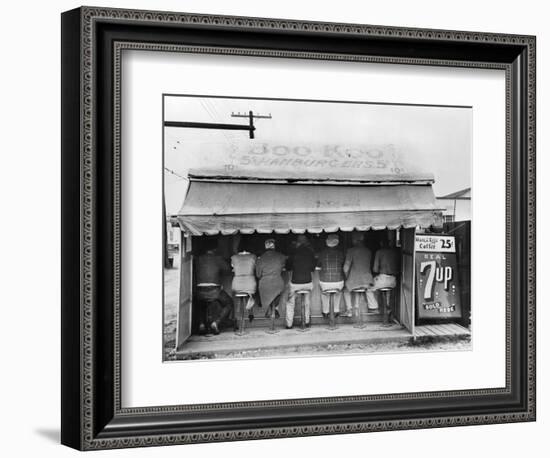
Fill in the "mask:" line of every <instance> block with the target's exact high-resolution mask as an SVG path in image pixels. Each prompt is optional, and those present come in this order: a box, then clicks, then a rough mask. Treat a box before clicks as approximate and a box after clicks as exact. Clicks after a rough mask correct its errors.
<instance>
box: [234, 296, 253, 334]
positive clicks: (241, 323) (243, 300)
mask: <svg viewBox="0 0 550 458" xmlns="http://www.w3.org/2000/svg"><path fill="white" fill-rule="evenodd" d="M249 296H250V295H249V294H248V293H246V292H244V291H238V292H236V293H235V297H236V298H237V300H238V301H239V307H240V311H241V316H240V318H239V329H238V330H237V334H238V335H239V336H242V335H243V334H244V309H245V308H246V302H247V301H248V297H249Z"/></svg>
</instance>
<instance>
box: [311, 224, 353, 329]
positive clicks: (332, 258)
mask: <svg viewBox="0 0 550 458" xmlns="http://www.w3.org/2000/svg"><path fill="white" fill-rule="evenodd" d="M338 243H339V239H338V235H336V234H330V235H329V236H328V237H327V240H326V244H327V247H326V248H325V249H324V250H323V251H321V253H320V254H319V266H320V267H321V272H320V273H319V283H320V285H321V292H322V293H323V294H321V305H322V310H323V316H324V317H325V318H326V317H328V313H329V306H330V305H329V304H330V302H329V296H328V294H324V291H327V290H329V289H336V290H338V292H337V293H336V294H334V313H335V314H336V315H338V313H339V312H340V300H341V298H342V288H343V287H344V272H343V270H342V267H343V265H344V259H345V258H344V253H343V252H342V250H340V249H339V248H338ZM346 315H347V316H352V310H351V305H350V308H349V310H347V313H346Z"/></svg>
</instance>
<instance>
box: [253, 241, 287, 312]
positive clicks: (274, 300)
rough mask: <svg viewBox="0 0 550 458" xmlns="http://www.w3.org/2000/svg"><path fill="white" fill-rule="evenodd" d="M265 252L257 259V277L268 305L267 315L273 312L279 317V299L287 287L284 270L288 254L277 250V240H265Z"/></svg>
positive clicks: (262, 296) (262, 297)
mask: <svg viewBox="0 0 550 458" xmlns="http://www.w3.org/2000/svg"><path fill="white" fill-rule="evenodd" d="M264 245H265V253H264V254H262V255H261V256H260V257H259V258H258V260H257V261H256V277H257V278H258V290H259V291H260V300H261V302H262V305H264V306H266V309H267V310H266V313H265V316H266V318H267V317H270V316H271V314H272V313H275V316H276V317H277V318H278V317H279V310H278V305H279V300H280V297H281V293H282V292H283V289H284V287H285V283H284V281H283V277H282V272H283V269H284V267H285V264H286V256H285V255H284V254H281V253H279V252H278V251H276V250H275V240H274V239H268V240H266V241H265V244H264Z"/></svg>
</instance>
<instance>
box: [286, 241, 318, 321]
mask: <svg viewBox="0 0 550 458" xmlns="http://www.w3.org/2000/svg"><path fill="white" fill-rule="evenodd" d="M315 264H316V262H315V256H314V254H313V251H311V248H310V247H309V241H308V239H307V237H306V236H305V235H304V234H300V235H298V238H297V240H296V251H295V252H294V254H293V255H292V256H291V257H290V260H289V268H290V269H291V270H292V276H291V279H290V284H289V295H288V302H287V304H286V327H287V329H290V328H292V324H293V320H294V307H295V304H296V293H297V292H298V291H304V290H305V291H310V292H311V290H312V289H313V282H312V278H311V273H312V272H313V271H314V270H315ZM304 301H305V302H304V308H305V322H306V326H309V317H310V294H305V295H304Z"/></svg>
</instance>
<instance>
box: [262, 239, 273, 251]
mask: <svg viewBox="0 0 550 458" xmlns="http://www.w3.org/2000/svg"><path fill="white" fill-rule="evenodd" d="M264 245H265V249H266V250H274V249H275V239H267V240H266V241H265V243H264Z"/></svg>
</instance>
